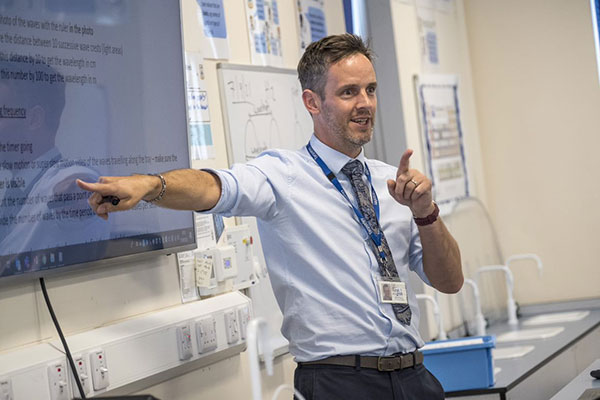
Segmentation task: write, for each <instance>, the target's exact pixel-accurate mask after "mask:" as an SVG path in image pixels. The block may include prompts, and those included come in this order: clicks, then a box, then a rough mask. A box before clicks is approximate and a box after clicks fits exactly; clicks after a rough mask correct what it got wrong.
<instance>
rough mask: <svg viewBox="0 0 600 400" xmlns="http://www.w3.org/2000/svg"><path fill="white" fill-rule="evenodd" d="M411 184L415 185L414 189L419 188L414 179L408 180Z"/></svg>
mask: <svg viewBox="0 0 600 400" xmlns="http://www.w3.org/2000/svg"><path fill="white" fill-rule="evenodd" d="M410 181H411V182H412V184H413V185H415V187H417V186H419V183H418V182H417V181H415V180H414V179H411V180H410Z"/></svg>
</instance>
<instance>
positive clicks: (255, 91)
mask: <svg viewBox="0 0 600 400" xmlns="http://www.w3.org/2000/svg"><path fill="white" fill-rule="evenodd" d="M217 71H218V74H219V80H220V87H221V102H222V109H223V119H224V121H225V137H226V140H227V154H228V157H229V164H233V163H244V162H246V161H249V160H252V159H254V158H256V157H258V156H259V155H260V153H262V152H263V151H265V150H267V149H273V148H279V149H288V150H295V149H299V148H301V147H302V146H305V145H306V144H307V143H308V140H309V139H310V136H311V135H312V133H313V124H312V119H311V117H310V115H309V113H308V111H306V109H305V108H304V104H303V103H302V98H301V95H302V90H301V88H300V83H299V82H298V78H297V76H296V71H294V70H291V69H281V68H271V67H256V66H247V65H234V64H218V65H217ZM241 222H242V223H244V224H248V226H249V227H250V230H251V232H252V236H253V237H254V238H255V246H254V247H255V255H256V256H257V257H258V260H259V262H260V264H261V268H260V272H259V280H260V281H259V283H258V284H257V285H256V286H253V287H250V289H249V292H250V297H251V298H252V308H253V309H254V314H255V316H257V317H263V318H264V319H265V320H266V321H268V322H269V325H270V326H271V327H272V328H273V330H274V331H276V332H277V333H276V334H275V335H274V336H273V337H272V344H273V346H274V348H275V354H276V355H278V354H281V353H282V352H287V340H285V338H284V337H283V335H281V333H280V332H279V328H280V326H281V322H282V320H283V316H282V314H281V311H280V310H279V306H278V305H277V301H276V300H275V295H274V294H273V290H272V289H271V282H270V280H269V276H268V273H267V269H266V263H265V258H264V255H263V252H262V246H261V241H260V237H259V235H258V229H257V226H256V219H255V218H250V217H244V218H241Z"/></svg>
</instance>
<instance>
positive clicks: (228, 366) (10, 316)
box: [0, 0, 345, 400]
mask: <svg viewBox="0 0 600 400" xmlns="http://www.w3.org/2000/svg"><path fill="white" fill-rule="evenodd" d="M224 4H225V10H226V22H227V31H228V35H229V45H230V59H229V60H228V62H232V63H244V64H249V63H250V50H249V44H248V35H247V30H246V20H245V3H244V0H225V1H224ZM278 5H279V13H280V19H281V21H282V23H281V29H282V41H283V44H282V48H283V54H284V64H285V65H284V66H285V67H287V68H295V66H296V63H297V61H298V59H299V44H298V40H297V37H298V35H297V32H296V30H297V27H296V14H295V8H294V7H295V5H296V2H295V1H294V0H280V1H279V2H278ZM182 7H183V24H184V36H185V49H186V51H196V50H198V49H199V48H200V38H201V35H202V31H201V30H200V29H199V27H198V23H197V20H196V7H197V2H196V1H195V0H182ZM325 12H326V18H327V28H328V31H329V32H330V33H341V32H343V31H344V30H345V25H344V17H343V7H342V2H341V0H339V1H338V0H328V1H327V2H326V5H325ZM205 68H206V70H205V72H206V77H207V80H208V84H207V90H208V95H209V101H210V103H209V104H210V108H211V125H212V126H211V127H212V132H213V140H214V143H215V149H216V154H217V158H216V160H213V161H211V162H205V163H200V164H198V165H195V166H196V167H204V166H210V167H227V166H228V165H229V163H228V161H227V156H226V148H225V133H224V128H223V119H222V115H221V113H220V101H219V90H218V83H217V73H216V62H215V61H211V60H207V62H206V66H205ZM46 284H47V287H48V290H49V295H50V298H51V299H52V303H53V306H54V309H55V312H56V314H57V316H58V318H59V320H60V322H61V325H62V328H63V331H64V332H65V334H66V335H70V334H74V333H77V332H83V331H86V330H90V329H93V328H97V327H100V326H103V325H108V324H111V323H115V322H117V321H119V320H123V319H126V318H130V317H133V316H135V315H140V314H144V313H149V312H152V311H156V310H160V309H163V308H167V307H170V306H174V305H177V304H180V302H181V297H180V293H179V282H178V273H177V268H176V261H175V258H174V256H160V257H155V258H151V259H147V260H144V261H137V262H131V263H127V264H122V265H115V266H111V267H106V268H102V269H94V270H91V271H86V272H75V273H72V274H70V275H68V276H53V277H51V278H49V279H48V280H47V282H46ZM56 338H57V335H56V333H55V331H54V327H53V325H52V322H51V321H50V318H49V315H48V312H47V310H46V306H45V304H44V303H43V298H42V295H41V292H40V290H39V286H38V284H37V281H36V282H30V283H20V284H16V285H13V286H9V287H6V286H3V287H2V288H1V289H0V352H5V351H10V350H14V349H16V348H18V347H21V346H26V345H29V344H33V343H39V342H41V341H46V340H49V339H56ZM294 368H295V364H294V363H293V361H292V359H291V357H290V356H289V355H288V356H283V357H280V358H278V359H277V360H276V364H275V376H274V377H272V378H271V377H266V376H264V374H263V392H264V393H265V398H271V395H272V393H273V391H274V390H275V388H276V387H277V386H279V385H280V384H281V383H282V382H283V381H286V382H288V383H291V382H292V377H293V370H294ZM250 390H251V387H250V378H249V369H248V367H247V358H246V355H245V353H243V354H242V355H240V356H236V357H233V358H231V359H228V360H224V361H221V362H219V363H216V364H214V365H211V366H209V367H206V368H203V369H200V370H197V371H194V372H190V373H188V374H186V375H183V376H180V377H178V378H176V379H172V380H171V381H168V382H164V383H162V384H160V385H157V386H154V387H152V388H148V389H147V390H143V391H142V392H144V393H151V394H154V395H155V396H156V397H158V398H162V399H182V400H185V399H194V400H201V399H222V398H240V399H246V398H249V397H250Z"/></svg>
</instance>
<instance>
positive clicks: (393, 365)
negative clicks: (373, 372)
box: [377, 357, 402, 372]
mask: <svg viewBox="0 0 600 400" xmlns="http://www.w3.org/2000/svg"><path fill="white" fill-rule="evenodd" d="M400 368H402V365H401V362H400V358H399V357H377V371H380V372H391V371H395V370H397V369H400Z"/></svg>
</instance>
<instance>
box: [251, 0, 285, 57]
mask: <svg viewBox="0 0 600 400" xmlns="http://www.w3.org/2000/svg"><path fill="white" fill-rule="evenodd" d="M244 3H245V4H246V17H247V21H248V35H249V39H250V49H251V54H252V64H256V65H270V66H275V67H280V66H282V65H283V55H282V52H281V26H280V21H279V9H278V7H277V0H247V1H245V2H244Z"/></svg>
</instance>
